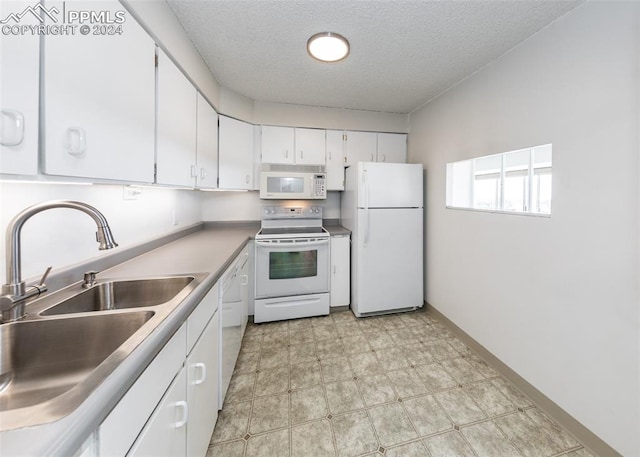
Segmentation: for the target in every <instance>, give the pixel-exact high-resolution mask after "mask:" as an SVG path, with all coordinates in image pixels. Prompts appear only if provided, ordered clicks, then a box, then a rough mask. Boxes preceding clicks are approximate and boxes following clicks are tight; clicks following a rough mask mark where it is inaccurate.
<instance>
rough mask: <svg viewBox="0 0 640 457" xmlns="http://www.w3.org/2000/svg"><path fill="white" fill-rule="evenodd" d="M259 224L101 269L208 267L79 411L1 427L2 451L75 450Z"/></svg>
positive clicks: (214, 229) (338, 229) (190, 239)
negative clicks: (6, 428)
mask: <svg viewBox="0 0 640 457" xmlns="http://www.w3.org/2000/svg"><path fill="white" fill-rule="evenodd" d="M258 228H259V226H258V225H255V223H254V224H224V223H222V224H219V223H206V224H205V225H204V226H203V228H202V229H201V230H198V231H196V232H193V233H190V234H188V235H186V236H184V237H182V238H179V239H177V240H175V241H172V242H169V243H167V244H165V245H163V246H161V247H158V248H155V249H152V250H150V251H148V252H145V253H143V254H140V255H137V256H136V257H133V258H131V259H130V260H127V261H124V262H122V263H120V264H118V265H115V266H113V267H111V268H108V269H106V270H104V271H102V272H101V273H99V274H98V279H118V278H136V277H149V276H162V275H173V274H178V275H180V274H189V273H207V276H206V278H205V279H204V280H203V281H202V283H201V284H200V285H198V287H197V288H196V289H195V290H194V291H193V292H192V293H191V294H190V295H189V296H188V297H187V298H186V299H185V300H184V302H183V303H182V304H181V305H180V306H178V308H176V309H175V310H174V311H173V312H172V313H171V314H170V315H169V316H167V318H166V319H165V320H164V321H162V322H161V323H160V324H159V325H158V327H157V328H156V329H154V331H153V332H152V333H151V334H150V335H149V337H147V339H145V340H144V341H143V342H142V343H141V344H140V345H139V346H138V347H137V348H136V349H135V350H134V351H133V353H132V354H131V355H130V356H129V357H128V358H127V359H126V360H125V361H124V362H123V363H122V364H121V365H120V366H119V367H118V368H117V369H116V370H115V371H114V372H113V373H112V374H111V375H109V376H108V377H107V379H106V380H105V381H104V382H103V383H102V384H101V385H100V386H98V388H97V389H96V390H95V391H94V392H93V393H92V394H91V395H90V396H89V397H88V398H87V400H86V401H85V402H83V403H82V404H81V405H80V406H79V407H78V408H77V409H76V410H75V411H73V412H72V413H71V414H69V415H68V416H66V417H64V418H62V419H60V420H57V421H54V422H51V423H48V424H43V425H39V426H36V427H29V428H21V429H16V430H11V431H7V432H3V433H1V434H0V451H1V452H0V454H2V455H7V456H12V457H13V456H22V455H30V456H34V455H38V456H45V455H51V456H60V455H73V454H74V453H75V452H76V451H77V450H78V449H79V448H80V446H82V444H83V443H84V442H85V441H86V439H87V438H88V437H89V436H90V435H91V433H92V432H93V431H95V430H96V429H97V428H98V427H99V426H100V424H101V423H102V421H103V420H104V419H105V418H106V417H107V415H108V414H109V412H110V411H111V409H113V407H114V406H115V405H116V404H117V403H118V402H119V401H120V399H121V398H122V397H123V396H124V395H125V394H126V392H127V390H128V389H129V388H130V387H131V385H132V384H133V383H134V381H135V379H136V378H137V377H138V376H139V375H140V373H141V372H142V371H144V369H145V368H146V367H147V366H148V364H149V363H150V362H151V361H152V360H153V358H154V357H155V356H156V355H157V354H158V352H159V351H160V350H161V349H162V347H163V346H164V345H165V344H166V343H167V341H169V339H170V338H171V337H172V336H173V334H174V333H175V332H176V331H177V330H178V329H179V328H180V326H181V325H182V324H183V323H184V322H185V320H186V319H187V317H189V315H190V314H191V312H192V311H193V310H194V309H195V307H196V306H197V305H198V304H199V303H200V301H201V300H202V298H203V297H204V296H205V295H206V293H207V292H208V291H209V290H210V289H211V288H212V287H213V285H214V284H215V283H216V281H218V279H220V277H221V276H222V274H223V273H224V271H225V269H226V268H227V266H228V265H229V264H230V263H231V262H232V261H233V259H234V258H235V257H236V256H237V255H238V254H239V253H240V251H241V250H242V249H243V248H244V246H245V245H246V244H247V242H249V240H251V239H252V238H253V237H254V235H255V234H256V233H257V231H258ZM325 228H326V229H327V231H329V233H330V234H331V235H332V236H335V235H348V234H350V233H351V232H350V231H349V230H347V229H345V228H344V227H342V226H340V225H338V224H337V223H335V224H333V223H328V224H326V225H325Z"/></svg>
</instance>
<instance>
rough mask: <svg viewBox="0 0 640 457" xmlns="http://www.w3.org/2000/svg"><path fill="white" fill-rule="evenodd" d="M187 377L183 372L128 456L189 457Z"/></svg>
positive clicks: (181, 371)
mask: <svg viewBox="0 0 640 457" xmlns="http://www.w3.org/2000/svg"><path fill="white" fill-rule="evenodd" d="M186 393H187V376H186V373H185V369H184V368H182V369H181V370H180V371H179V372H178V375H177V376H176V378H175V379H174V380H173V383H172V384H171V386H170V387H169V389H168V390H167V392H166V393H165V395H164V397H163V398H162V400H161V401H160V404H159V405H158V407H157V408H156V410H155V411H154V412H153V415H152V416H151V418H150V419H149V422H147V425H145V427H144V429H143V430H142V432H141V433H140V435H139V436H138V439H137V440H136V442H135V443H134V444H133V447H132V448H131V451H129V453H128V454H127V455H128V456H138V457H146V456H148V457H162V456H167V457H179V456H184V455H186V443H187V422H188V420H189V407H188V406H187V398H186Z"/></svg>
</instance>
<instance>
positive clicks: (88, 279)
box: [82, 270, 99, 289]
mask: <svg viewBox="0 0 640 457" xmlns="http://www.w3.org/2000/svg"><path fill="white" fill-rule="evenodd" d="M98 273H99V272H98V271H94V270H91V271H87V272H86V273H85V274H84V283H83V284H82V287H83V288H85V289H89V288H90V287H93V286H94V285H95V283H96V275H97V274H98Z"/></svg>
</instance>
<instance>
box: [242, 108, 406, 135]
mask: <svg viewBox="0 0 640 457" xmlns="http://www.w3.org/2000/svg"><path fill="white" fill-rule="evenodd" d="M407 120H408V116H407V115H406V114H396V113H383V112H378V111H361V110H351V109H337V108H325V107H321V106H305V105H292V104H287V103H269V102H261V101H256V102H255V103H254V122H255V123H256V124H269V125H284V126H292V127H315V128H323V129H336V130H342V129H344V130H370V131H374V132H398V133H405V132H406V131H407Z"/></svg>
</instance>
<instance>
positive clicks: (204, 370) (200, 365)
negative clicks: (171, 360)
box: [193, 362, 207, 386]
mask: <svg viewBox="0 0 640 457" xmlns="http://www.w3.org/2000/svg"><path fill="white" fill-rule="evenodd" d="M193 368H194V372H196V371H198V370H199V371H200V377H199V378H198V379H196V380H195V381H193V384H194V385H196V386H197V385H198V384H202V383H203V382H204V381H205V380H206V379H207V366H206V365H205V364H204V363H202V362H198V363H196V364H195V365H194V366H193Z"/></svg>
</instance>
